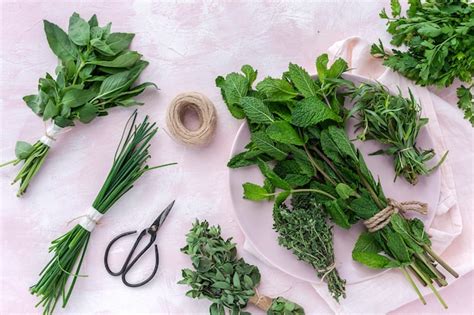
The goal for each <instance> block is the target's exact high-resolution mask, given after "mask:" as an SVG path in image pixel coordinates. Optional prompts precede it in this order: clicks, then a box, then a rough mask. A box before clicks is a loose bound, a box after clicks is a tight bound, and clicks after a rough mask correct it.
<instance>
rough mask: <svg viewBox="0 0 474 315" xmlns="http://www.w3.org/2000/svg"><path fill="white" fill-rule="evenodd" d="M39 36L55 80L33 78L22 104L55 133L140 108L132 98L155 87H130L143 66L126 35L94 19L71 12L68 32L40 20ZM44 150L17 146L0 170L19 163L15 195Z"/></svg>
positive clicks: (23, 188)
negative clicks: (33, 90)
mask: <svg viewBox="0 0 474 315" xmlns="http://www.w3.org/2000/svg"><path fill="white" fill-rule="evenodd" d="M44 31H45V33H46V37H47V40H48V43H49V46H50V48H51V50H52V51H53V53H54V54H55V55H56V56H57V57H58V58H59V61H60V63H59V65H58V66H57V67H56V71H55V76H53V75H51V74H49V73H46V75H45V77H44V78H40V79H39V83H38V93H37V94H33V95H27V96H25V97H24V98H23V99H24V101H25V102H26V104H27V105H28V107H30V108H31V110H32V111H33V112H34V113H35V114H36V115H38V116H40V117H42V119H43V120H44V121H48V122H49V123H50V124H54V125H56V126H57V127H58V128H57V129H58V130H60V128H65V127H70V126H74V123H75V121H76V120H79V121H80V122H82V123H89V122H91V121H92V120H93V119H94V118H96V117H97V116H105V115H107V110H108V109H109V108H111V107H115V106H124V107H129V106H133V105H142V104H143V103H140V102H139V101H137V100H136V99H135V98H134V97H135V96H137V95H139V94H140V93H142V92H143V91H144V90H145V88H147V87H148V86H155V85H154V84H153V83H150V82H146V83H142V84H140V85H136V86H134V83H135V82H136V81H137V79H138V77H139V76H140V74H141V72H142V71H143V70H144V69H145V67H146V66H147V65H148V62H146V61H144V60H142V55H140V54H139V53H138V52H136V51H131V50H129V49H128V47H129V46H130V43H131V42H132V40H133V38H134V34H132V33H112V32H111V23H108V24H107V25H106V26H104V27H100V26H99V24H98V21H97V17H96V16H95V15H93V16H92V18H91V19H90V20H89V21H88V22H87V21H85V20H84V19H82V18H81V17H80V16H79V15H78V14H77V13H74V14H73V15H72V16H71V17H70V19H69V28H68V33H66V32H65V31H63V30H62V29H61V28H60V27H59V26H57V25H56V24H53V23H51V22H48V21H44ZM155 87H156V86H155ZM48 137H54V135H48ZM48 151H49V145H47V144H45V143H43V142H41V141H38V142H36V143H35V144H34V145H31V144H29V143H27V142H23V141H19V142H18V143H17V145H16V150H15V152H16V156H17V158H16V159H15V160H12V161H10V162H7V163H5V164H3V165H2V166H4V165H8V164H15V165H16V164H18V163H20V162H21V161H24V165H23V167H22V168H21V170H20V172H19V173H18V175H17V176H16V178H15V179H14V181H13V183H15V182H17V181H20V188H19V190H18V196H20V195H22V194H23V193H24V192H25V191H26V189H27V187H28V185H29V183H30V181H31V179H32V178H33V176H34V175H35V174H36V172H37V171H38V170H39V169H40V167H41V165H42V163H43V162H44V160H45V158H46V156H47V153H48Z"/></svg>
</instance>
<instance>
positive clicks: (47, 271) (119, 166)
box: [30, 111, 175, 314]
mask: <svg viewBox="0 0 474 315" xmlns="http://www.w3.org/2000/svg"><path fill="white" fill-rule="evenodd" d="M136 118H137V113H136V111H135V112H134V113H133V115H132V116H131V117H130V119H129V120H128V121H127V124H126V125H125V129H124V131H123V134H122V138H121V140H120V143H119V146H118V148H117V151H116V153H115V156H114V161H113V163H112V168H111V169H110V172H109V174H108V175H107V178H106V179H105V182H104V184H103V186H102V188H101V190H100V191H99V193H98V195H97V197H96V198H95V200H94V202H93V203H92V207H93V208H94V209H96V210H97V211H98V212H99V213H101V214H105V213H106V212H107V211H108V210H109V209H110V208H111V207H112V206H113V205H114V203H115V202H116V201H117V200H118V199H120V197H122V196H123V195H124V194H125V193H126V192H127V191H129V190H130V189H132V187H133V184H134V183H135V181H136V180H137V179H139V178H140V177H141V176H142V175H143V174H144V173H145V172H147V171H150V170H152V169H155V168H159V167H164V166H168V165H172V164H175V163H171V164H165V165H160V166H155V167H148V166H147V165H146V161H147V160H148V158H150V154H149V148H150V141H151V139H152V138H153V137H154V136H155V134H156V132H157V130H158V128H157V127H155V123H150V122H149V121H148V116H146V117H145V119H144V120H143V122H141V123H139V124H135V121H136ZM90 236H91V232H90V231H88V230H86V229H85V228H84V227H83V226H82V225H80V224H77V225H76V226H74V227H73V228H72V229H71V230H70V231H69V232H67V233H66V234H64V235H62V236H61V237H59V238H57V239H56V240H54V241H53V242H52V243H51V246H50V248H49V251H50V252H53V257H52V258H51V260H50V262H49V263H48V264H47V265H46V266H45V268H44V269H43V270H42V271H41V273H40V279H39V281H38V282H37V283H36V284H35V285H33V286H32V287H31V288H30V291H31V293H32V294H35V295H37V296H38V297H39V298H40V301H39V303H38V304H37V306H38V305H41V306H42V307H43V308H44V310H43V313H44V314H52V313H53V311H54V308H55V307H56V304H57V303H58V301H61V304H62V307H66V304H67V302H68V301H69V298H70V297H71V294H72V290H73V288H74V285H75V283H76V280H77V279H78V277H81V275H80V274H79V272H80V269H81V265H82V262H83V260H84V257H85V254H86V250H87V245H88V243H89V239H90ZM70 278H72V280H70ZM69 282H70V283H69Z"/></svg>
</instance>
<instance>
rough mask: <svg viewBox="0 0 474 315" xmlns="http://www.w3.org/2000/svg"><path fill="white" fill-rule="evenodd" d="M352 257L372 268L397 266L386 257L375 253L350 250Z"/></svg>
mask: <svg viewBox="0 0 474 315" xmlns="http://www.w3.org/2000/svg"><path fill="white" fill-rule="evenodd" d="M352 259H354V260H355V261H357V262H360V263H361V264H363V265H365V266H367V267H369V268H372V269H384V268H394V267H397V266H398V265H397V264H396V263H395V262H393V261H392V260H390V259H389V258H388V257H386V256H382V255H380V254H375V253H364V252H352Z"/></svg>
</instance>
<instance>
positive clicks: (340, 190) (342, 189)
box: [336, 183, 355, 200]
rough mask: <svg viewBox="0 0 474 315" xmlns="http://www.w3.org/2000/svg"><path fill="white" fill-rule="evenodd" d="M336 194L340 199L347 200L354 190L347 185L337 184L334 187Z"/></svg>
mask: <svg viewBox="0 0 474 315" xmlns="http://www.w3.org/2000/svg"><path fill="white" fill-rule="evenodd" d="M336 192H337V194H338V195H339V197H341V198H342V199H344V200H345V199H348V198H349V197H351V196H353V195H354V194H355V190H354V189H353V188H352V187H350V186H349V185H347V184H344V183H339V184H337V185H336Z"/></svg>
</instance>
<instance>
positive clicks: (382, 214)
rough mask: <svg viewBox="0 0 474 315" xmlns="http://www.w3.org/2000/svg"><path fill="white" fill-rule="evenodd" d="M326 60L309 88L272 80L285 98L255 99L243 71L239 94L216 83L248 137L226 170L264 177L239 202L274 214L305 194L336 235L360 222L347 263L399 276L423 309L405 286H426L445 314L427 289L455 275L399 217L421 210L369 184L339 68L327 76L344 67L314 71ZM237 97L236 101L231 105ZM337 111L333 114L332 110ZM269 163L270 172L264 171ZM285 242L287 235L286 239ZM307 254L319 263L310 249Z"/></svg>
mask: <svg viewBox="0 0 474 315" xmlns="http://www.w3.org/2000/svg"><path fill="white" fill-rule="evenodd" d="M325 59H326V57H325V56H324V55H323V56H322V57H321V56H320V57H319V58H318V59H317V61H316V65H317V67H316V69H317V73H318V78H317V79H315V80H313V79H312V78H311V77H310V75H309V74H308V73H307V72H306V70H304V69H303V68H301V67H299V66H296V65H293V64H290V69H289V71H288V72H285V73H284V74H283V78H282V79H274V80H279V81H278V82H282V83H281V84H284V85H285V90H284V92H282V89H274V90H271V91H267V93H261V91H258V87H259V84H257V90H256V91H255V90H253V88H252V85H253V82H254V81H255V77H256V71H253V72H250V71H249V69H251V67H250V66H245V67H244V68H243V70H244V69H245V71H243V72H244V75H240V76H241V78H240V79H239V80H241V81H243V82H245V83H246V84H247V85H246V86H245V89H239V90H238V92H237V91H236V88H237V87H239V86H238V85H236V84H235V82H236V80H235V78H236V76H237V75H238V74H231V75H228V76H227V77H226V78H225V79H223V78H222V77H219V78H218V79H217V84H218V86H220V87H221V90H222V94H223V96H224V100H225V101H226V103H227V105H228V106H229V107H230V109H231V113H232V112H233V113H236V112H239V111H240V112H242V113H243V114H244V117H245V118H246V120H247V123H248V124H249V129H250V131H251V137H250V138H251V142H250V143H249V144H248V145H247V146H246V151H244V152H242V153H239V154H237V155H236V156H234V157H233V158H232V159H231V160H230V162H229V166H230V167H242V166H247V165H252V164H257V165H258V166H259V168H260V171H261V172H262V174H263V175H264V177H265V182H264V185H263V186H259V185H256V184H253V183H245V184H244V185H243V189H244V198H247V199H249V200H255V201H258V200H268V199H273V198H275V206H274V207H281V205H282V204H283V203H284V202H285V200H286V199H287V198H288V197H289V196H290V195H295V194H300V193H311V194H312V195H314V196H315V197H316V198H317V201H318V203H320V204H321V207H322V208H323V209H324V210H325V211H326V213H328V215H329V217H330V218H331V220H332V221H333V222H334V223H335V224H337V225H338V226H340V227H341V228H344V229H349V228H350V227H351V226H352V224H354V223H356V222H358V221H363V222H364V224H365V225H366V226H367V228H368V230H369V232H366V233H363V234H362V235H361V236H360V237H359V239H358V241H357V243H356V245H355V248H354V250H353V252H352V257H353V259H354V260H356V261H358V262H359V263H361V264H364V265H366V266H368V267H370V268H376V269H382V268H389V269H393V268H398V269H400V270H401V271H402V272H403V273H404V275H405V276H406V278H407V280H408V282H409V283H410V285H411V286H412V287H413V288H414V290H415V291H416V293H417V294H418V296H419V298H420V300H421V301H422V302H423V303H425V300H424V298H423V296H422V295H421V293H420V291H419V290H418V288H417V286H416V284H415V282H414V280H413V278H412V275H414V276H415V277H416V278H417V279H418V280H419V281H420V282H421V284H422V285H427V286H429V287H430V288H431V289H432V291H433V292H434V293H435V295H436V297H437V298H438V300H439V301H440V302H441V303H442V304H443V305H444V306H445V307H446V304H445V302H444V301H443V299H442V298H441V296H440V295H439V293H438V291H437V290H436V288H435V287H434V286H433V281H434V282H436V283H437V284H438V285H439V286H445V285H447V280H446V276H445V275H444V274H442V273H441V271H440V269H439V265H441V266H442V267H443V268H444V269H445V270H447V271H448V272H449V273H451V274H452V275H453V276H455V277H457V276H458V275H457V273H456V272H455V271H454V270H453V269H452V268H450V267H449V266H448V265H447V264H446V263H445V262H444V261H443V260H442V259H441V258H440V257H439V256H438V255H437V254H436V253H434V252H433V250H432V249H431V247H430V245H431V242H430V240H429V238H428V236H427V234H426V232H425V231H424V226H423V223H422V222H421V221H420V220H418V219H408V218H406V217H405V216H404V213H405V212H407V211H418V212H420V213H426V210H427V209H426V205H424V204H421V203H418V202H415V201H414V202H403V203H398V202H396V201H395V200H391V199H390V198H386V197H385V194H384V192H383V189H382V187H381V185H380V183H379V182H377V181H375V179H374V177H373V175H372V173H371V172H370V170H369V169H368V167H367V165H366V164H365V161H364V158H363V156H362V154H361V153H360V152H359V150H357V149H356V148H355V147H354V145H353V144H352V143H351V142H350V140H349V138H348V136H347V134H346V132H345V130H344V129H343V126H342V122H343V118H346V116H347V112H346V111H345V110H344V108H343V103H344V102H343V100H344V96H341V95H340V94H338V90H342V91H344V90H347V89H348V88H349V89H351V88H353V87H351V86H350V84H348V83H347V82H346V81H345V80H343V79H341V78H340V75H341V74H342V73H343V72H344V71H345V70H347V66H345V67H341V69H342V71H331V69H333V67H339V66H338V65H340V64H343V61H338V62H337V63H334V64H333V65H332V66H331V67H330V68H329V69H328V68H327V63H325V64H324V66H320V65H321V62H320V61H321V60H325ZM344 64H345V63H344ZM318 65H319V66H318ZM249 73H253V75H252V76H249ZM332 73H338V76H337V77H334V76H333V75H332ZM249 78H253V80H249ZM244 79H245V80H244ZM228 80H230V81H228ZM265 80H267V81H268V79H265ZM228 83H229V84H228ZM231 83H232V84H231ZM329 83H330V84H333V85H335V88H334V90H333V91H334V93H335V94H336V95H335V96H334V95H333V97H331V98H326V99H329V100H336V99H337V100H338V101H337V102H331V101H329V102H327V101H326V99H325V98H324V97H322V95H323V94H324V93H323V92H322V87H324V86H325V85H326V84H329ZM281 93H283V94H284V95H285V97H286V99H285V100H282V98H279V101H277V102H275V98H276V96H278V97H280V96H281ZM236 95H238V97H235V98H233V97H234V96H236ZM229 96H231V97H229ZM339 96H341V98H342V99H341V100H340V99H339ZM337 106H339V108H338V109H337V110H334V109H333V108H334V107H337ZM342 117H343V118H342ZM262 139H264V140H262ZM269 161H272V162H273V163H275V165H274V166H273V167H271V166H270V163H268V162H269ZM277 188H278V189H279V190H278V191H277V190H276V189H277ZM307 228H308V227H305V229H307ZM288 229H292V230H293V231H294V232H293V233H297V232H298V231H300V230H301V229H302V228H301V227H299V226H298V227H296V226H289V227H288ZM288 234H290V232H286V233H285V235H288ZM285 235H282V237H285ZM291 241H292V239H291V238H288V239H287V240H286V243H287V244H289V245H290V246H292V245H291ZM280 243H282V242H281V241H280ZM290 246H288V247H290ZM293 248H296V247H292V249H293ZM309 254H311V255H314V256H319V257H318V259H321V260H322V259H323V258H324V257H323V256H322V255H320V253H318V252H317V251H315V250H314V251H313V250H312V249H311V252H310V253H309ZM325 280H326V281H328V280H329V279H327V278H326V279H325Z"/></svg>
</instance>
